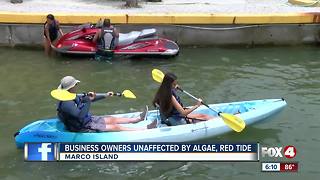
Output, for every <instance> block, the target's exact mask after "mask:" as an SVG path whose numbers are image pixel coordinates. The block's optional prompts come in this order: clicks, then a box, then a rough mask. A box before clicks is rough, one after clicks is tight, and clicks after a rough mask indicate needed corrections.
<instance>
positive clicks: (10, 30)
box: [0, 24, 320, 46]
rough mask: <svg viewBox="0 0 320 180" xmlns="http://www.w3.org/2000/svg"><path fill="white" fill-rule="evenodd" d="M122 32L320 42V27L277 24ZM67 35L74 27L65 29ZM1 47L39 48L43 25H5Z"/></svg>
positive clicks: (183, 41)
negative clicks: (154, 31)
mask: <svg viewBox="0 0 320 180" xmlns="http://www.w3.org/2000/svg"><path fill="white" fill-rule="evenodd" d="M117 27H118V28H119V29H120V31H121V32H129V31H132V30H141V29H143V28H152V27H154V28H156V29H157V31H158V34H159V35H160V36H163V37H167V38H169V39H172V40H174V41H177V42H178V43H179V44H180V45H203V46H211V45H212V46H224V45H298V44H315V43H317V42H319V41H320V26H318V25H316V24H277V25H272V24H268V25H117ZM62 29H63V31H64V32H69V31H71V30H72V26H62ZM0 34H1V36H0V45H2V46H16V45H23V46H39V45H41V44H42V41H43V39H42V37H43V26H42V25H36V24H1V25H0Z"/></svg>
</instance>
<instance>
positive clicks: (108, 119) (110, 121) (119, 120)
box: [104, 116, 140, 124]
mask: <svg viewBox="0 0 320 180" xmlns="http://www.w3.org/2000/svg"><path fill="white" fill-rule="evenodd" d="M104 121H105V122H106V124H128V123H136V122H139V121H140V118H139V117H136V118H122V117H121V118H120V117H113V116H108V117H104Z"/></svg>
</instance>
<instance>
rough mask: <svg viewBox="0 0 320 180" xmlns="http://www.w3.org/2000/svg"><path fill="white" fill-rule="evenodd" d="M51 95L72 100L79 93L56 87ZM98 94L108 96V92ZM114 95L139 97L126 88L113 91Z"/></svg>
mask: <svg viewBox="0 0 320 180" xmlns="http://www.w3.org/2000/svg"><path fill="white" fill-rule="evenodd" d="M50 94H51V96H52V97H53V98H55V99H57V100H59V101H71V100H74V99H75V98H76V96H77V94H75V93H70V92H69V91H67V90H62V89H54V90H52V91H51V93H50ZM78 95H80V96H81V95H87V93H84V94H78ZM96 95H97V96H105V97H107V96H108V94H107V93H96ZM112 96H122V97H125V98H129V99H135V98H137V97H136V96H135V95H134V94H133V92H132V91H130V90H124V91H123V92H122V93H120V92H116V93H113V95H112Z"/></svg>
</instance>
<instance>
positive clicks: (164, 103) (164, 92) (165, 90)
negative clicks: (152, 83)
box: [152, 73, 177, 117]
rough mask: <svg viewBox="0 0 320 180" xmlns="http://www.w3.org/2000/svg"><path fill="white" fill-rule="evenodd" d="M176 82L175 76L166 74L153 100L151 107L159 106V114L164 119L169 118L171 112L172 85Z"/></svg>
mask: <svg viewBox="0 0 320 180" xmlns="http://www.w3.org/2000/svg"><path fill="white" fill-rule="evenodd" d="M175 80H177V76H176V75H174V74H173V73H166V75H165V76H164V78H163V81H162V83H161V85H160V87H159V89H158V92H157V94H156V95H155V97H154V99H153V102H152V103H153V105H154V106H159V107H160V111H161V113H163V115H165V116H166V117H169V116H170V112H171V111H172V108H173V105H172V101H171V98H172V83H173V82H174V81H175Z"/></svg>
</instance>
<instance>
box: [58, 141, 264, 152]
mask: <svg viewBox="0 0 320 180" xmlns="http://www.w3.org/2000/svg"><path fill="white" fill-rule="evenodd" d="M257 147H258V145H257V144H256V143H243V144H240V143H239V144H222V143H219V144H207V143H206V144H193V143H186V144H185V143H60V148H59V150H60V153H63V152H66V153H70V152H85V153H96V152H132V153H133V152H136V153H139V152H179V153H181V152H186V153H190V152H192V153H198V152H199V153H203V152H217V153H218V152H220V153H221V152H224V153H234V152H237V153H257Z"/></svg>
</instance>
